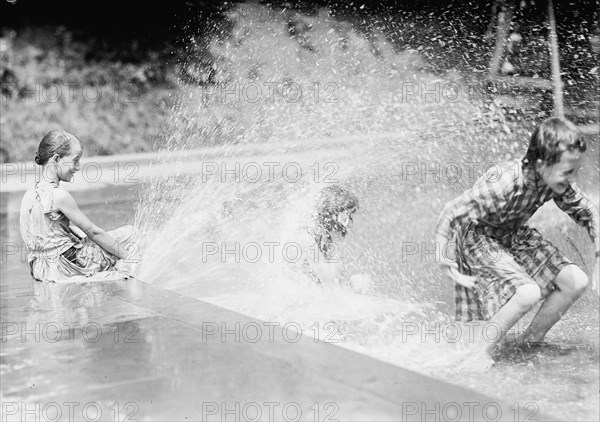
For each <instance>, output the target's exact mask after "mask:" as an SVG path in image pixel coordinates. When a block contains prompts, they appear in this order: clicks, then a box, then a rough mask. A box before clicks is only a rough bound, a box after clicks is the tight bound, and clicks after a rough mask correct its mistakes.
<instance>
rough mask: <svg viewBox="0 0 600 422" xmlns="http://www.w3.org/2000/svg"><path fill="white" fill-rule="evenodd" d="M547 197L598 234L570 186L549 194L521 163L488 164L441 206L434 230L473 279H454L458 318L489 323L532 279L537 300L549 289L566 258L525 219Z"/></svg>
mask: <svg viewBox="0 0 600 422" xmlns="http://www.w3.org/2000/svg"><path fill="white" fill-rule="evenodd" d="M550 200H554V202H555V203H556V205H557V206H558V207H559V208H560V209H561V210H563V211H564V212H566V213H567V214H568V215H569V216H570V217H571V218H572V219H573V220H574V221H575V222H576V223H577V224H579V225H581V226H583V227H585V228H586V229H587V230H588V233H589V234H590V237H591V238H592V240H594V239H596V238H597V236H598V228H599V225H600V223H599V221H598V217H597V211H596V209H595V207H594V206H593V204H592V202H591V201H590V199H589V198H588V197H587V196H586V195H585V194H584V193H583V192H582V191H581V190H580V189H579V188H578V187H577V186H576V185H575V184H571V185H570V186H569V187H568V188H567V189H566V190H565V192H563V193H562V194H557V193H555V192H554V191H552V190H551V189H550V188H549V187H547V186H546V185H545V184H543V183H542V182H541V181H540V180H539V176H537V175H536V174H535V172H534V171H532V170H531V169H529V167H527V166H524V165H523V163H522V162H521V161H520V160H514V161H509V162H505V163H502V164H498V165H497V166H495V167H492V168H491V169H489V170H488V171H487V172H486V174H484V175H483V176H482V177H481V178H479V179H478V180H477V181H476V182H475V184H474V186H473V187H472V188H471V189H469V190H467V191H466V192H464V193H463V194H462V195H460V196H459V197H457V198H455V199H453V200H452V201H450V202H448V203H447V204H446V205H445V207H444V209H443V210H442V213H441V215H440V217H439V219H438V223H437V227H436V234H437V235H438V236H441V237H443V238H445V239H446V240H447V242H449V245H450V246H454V250H455V259H456V262H457V264H458V268H459V271H460V272H461V273H463V274H467V275H472V276H476V277H477V283H476V287H475V288H472V289H468V288H466V287H464V286H461V285H459V284H457V283H456V284H455V312H456V315H455V316H456V319H457V320H459V321H473V320H489V319H490V318H491V317H492V316H493V315H494V314H495V313H496V312H498V310H499V309H500V308H501V307H502V306H503V305H504V304H505V303H506V302H507V301H508V300H509V299H510V298H511V297H512V296H513V295H514V293H515V291H516V289H517V288H518V287H519V286H522V285H525V284H528V283H535V284H537V285H538V286H539V287H540V290H541V293H542V298H544V297H546V296H547V295H548V294H549V293H550V292H551V291H552V290H553V289H554V288H555V287H556V285H555V284H554V282H553V280H554V278H555V277H556V276H557V275H558V273H559V272H560V271H561V270H562V269H563V268H564V267H565V266H567V265H569V264H571V262H570V261H569V260H568V259H567V258H566V257H565V256H564V255H563V253H562V252H561V251H560V250H559V249H558V248H557V247H556V246H554V245H553V244H552V243H551V242H549V241H548V240H546V239H544V238H543V237H542V235H541V233H540V232H539V231H538V230H536V229H534V228H531V227H529V226H528V225H527V224H526V223H527V221H528V220H529V219H530V218H531V216H532V215H533V214H534V213H535V212H536V211H537V210H538V209H539V208H540V207H541V206H542V205H543V204H544V203H546V202H547V201H550Z"/></svg>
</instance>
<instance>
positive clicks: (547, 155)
mask: <svg viewBox="0 0 600 422" xmlns="http://www.w3.org/2000/svg"><path fill="white" fill-rule="evenodd" d="M585 150H586V144H585V140H584V139H583V135H582V134H581V132H580V131H579V130H578V129H577V126H575V125H574V124H573V122H571V121H569V120H567V119H565V118H564V117H550V118H548V119H546V120H544V121H543V122H542V123H541V124H540V125H539V126H538V127H537V128H536V129H535V131H534V132H533V134H532V135H531V139H530V140H529V148H528V149H527V153H526V154H525V157H524V158H523V163H525V164H527V163H529V164H534V163H536V162H537V161H538V160H541V161H542V163H544V164H545V165H552V164H556V163H558V162H559V161H560V157H561V156H562V154H563V152H565V151H570V152H573V151H579V152H585Z"/></svg>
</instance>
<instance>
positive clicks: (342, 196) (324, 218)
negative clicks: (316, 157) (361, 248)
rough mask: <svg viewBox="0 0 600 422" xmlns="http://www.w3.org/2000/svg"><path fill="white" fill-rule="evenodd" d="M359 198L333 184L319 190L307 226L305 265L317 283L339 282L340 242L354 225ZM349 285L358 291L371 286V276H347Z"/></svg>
mask: <svg viewBox="0 0 600 422" xmlns="http://www.w3.org/2000/svg"><path fill="white" fill-rule="evenodd" d="M357 210H358V198H357V197H356V196H355V195H354V194H353V193H352V192H351V191H350V190H349V189H347V188H344V187H342V186H339V185H332V186H328V187H326V188H324V189H322V190H321V191H320V192H319V195H318V197H317V201H316V204H315V207H314V210H313V213H312V216H311V224H310V225H309V227H307V228H306V231H307V233H308V235H309V238H310V240H309V241H308V243H310V246H308V248H307V249H308V250H307V251H306V254H307V259H306V260H305V262H304V264H305V266H306V270H307V272H308V273H309V274H310V275H311V277H312V278H313V279H314V281H315V282H316V283H317V284H325V285H339V284H340V276H341V269H340V267H341V263H340V260H339V257H340V254H339V252H340V250H339V249H340V245H341V243H342V241H343V239H344V238H345V237H346V234H347V233H348V230H349V229H350V228H352V225H353V219H352V218H353V215H354V213H355V212H356V211H357ZM348 284H349V285H350V286H351V287H353V288H354V289H355V290H357V291H366V290H368V289H369V288H370V287H371V284H372V281H371V279H370V278H369V277H368V276H366V275H363V274H356V275H353V276H352V277H350V279H349V280H348Z"/></svg>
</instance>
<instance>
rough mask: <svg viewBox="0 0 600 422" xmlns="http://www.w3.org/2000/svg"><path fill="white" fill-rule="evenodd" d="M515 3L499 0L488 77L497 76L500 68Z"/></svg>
mask: <svg viewBox="0 0 600 422" xmlns="http://www.w3.org/2000/svg"><path fill="white" fill-rule="evenodd" d="M514 10H515V5H514V4H513V3H512V1H509V2H508V3H507V2H506V1H503V0H501V1H500V13H499V14H498V23H497V25H496V47H495V49H494V55H493V56H492V60H491V61H490V67H489V73H488V74H489V77H490V78H495V77H496V76H498V69H499V68H500V61H501V60H502V55H503V54H504V46H505V45H506V39H507V38H508V31H509V29H510V21H511V19H512V15H513V12H514Z"/></svg>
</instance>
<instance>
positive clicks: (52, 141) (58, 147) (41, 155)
mask: <svg viewBox="0 0 600 422" xmlns="http://www.w3.org/2000/svg"><path fill="white" fill-rule="evenodd" d="M73 143H77V144H79V145H81V142H79V139H77V137H75V135H72V134H70V133H69V132H65V131H64V130H51V131H50V132H48V133H47V134H46V135H44V137H43V138H42V140H41V141H40V144H39V146H38V149H37V151H36V152H35V162H36V163H37V164H39V165H40V166H43V165H45V164H47V163H48V160H50V158H52V157H53V156H54V154H58V157H59V158H62V157H65V156H67V155H69V153H70V152H71V146H72V145H73Z"/></svg>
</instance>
